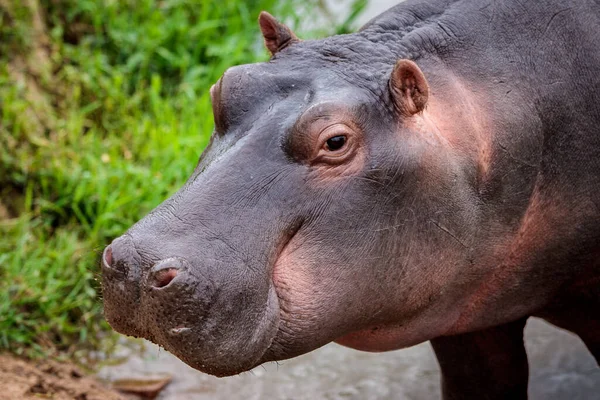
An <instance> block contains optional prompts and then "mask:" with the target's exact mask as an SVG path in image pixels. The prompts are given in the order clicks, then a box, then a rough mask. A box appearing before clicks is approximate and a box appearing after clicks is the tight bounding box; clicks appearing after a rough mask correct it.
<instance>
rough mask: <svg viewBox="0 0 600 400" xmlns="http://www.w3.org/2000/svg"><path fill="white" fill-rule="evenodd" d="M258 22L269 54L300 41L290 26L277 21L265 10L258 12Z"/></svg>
mask: <svg viewBox="0 0 600 400" xmlns="http://www.w3.org/2000/svg"><path fill="white" fill-rule="evenodd" d="M258 23H259V25H260V30H261V31H262V34H263V37H264V38H265V46H267V49H269V51H270V52H271V55H273V54H275V53H277V52H279V51H281V50H283V49H285V48H286V47H288V46H289V45H291V44H293V43H296V42H299V41H300V39H298V38H297V37H296V35H294V32H292V30H291V29H290V28H288V27H287V26H285V25H284V24H282V23H281V22H279V21H277V20H276V19H275V17H273V16H272V15H271V14H269V13H268V12H266V11H262V12H261V13H260V15H259V17H258Z"/></svg>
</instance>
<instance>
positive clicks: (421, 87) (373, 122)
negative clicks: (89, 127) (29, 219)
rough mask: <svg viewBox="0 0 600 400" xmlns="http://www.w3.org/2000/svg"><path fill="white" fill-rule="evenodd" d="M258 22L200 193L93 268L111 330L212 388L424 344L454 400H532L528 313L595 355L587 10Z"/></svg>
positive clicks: (232, 83) (599, 108)
mask: <svg viewBox="0 0 600 400" xmlns="http://www.w3.org/2000/svg"><path fill="white" fill-rule="evenodd" d="M259 26H260V30H261V32H262V35H263V37H264V42H265V45H266V47H267V49H268V50H269V51H270V53H271V57H270V59H269V61H268V62H261V63H255V64H249V65H239V66H233V67H231V68H230V69H228V70H227V71H226V72H225V73H224V74H223V75H222V77H221V78H220V79H219V80H218V81H217V82H216V83H215V84H214V86H213V87H212V88H211V89H210V93H211V97H212V105H213V116H214V132H213V134H212V137H211V140H210V143H209V144H208V146H207V148H206V149H205V150H204V152H203V153H202V155H201V157H200V160H199V162H198V164H197V166H196V168H195V170H194V172H193V174H192V175H191V177H190V178H189V179H188V180H187V182H186V183H185V184H184V185H183V187H182V188H181V189H180V190H179V191H178V192H177V193H175V194H174V195H173V196H172V197H170V198H169V199H167V200H166V201H164V202H163V203H162V204H160V205H159V206H158V207H157V208H156V209H155V210H153V211H152V212H151V213H150V214H148V215H147V216H146V217H145V218H143V219H142V220H140V221H139V222H137V223H136V224H135V225H133V226H132V227H131V228H130V229H129V230H128V231H127V232H126V233H125V234H124V235H123V236H121V237H118V238H116V239H115V240H114V241H113V242H112V243H111V244H110V245H109V246H108V247H107V248H106V249H105V251H104V253H103V256H102V275H103V283H102V286H103V297H104V313H105V316H106V319H107V320H108V322H109V323H110V325H111V326H112V327H113V328H114V329H115V330H116V331H118V332H121V333H124V334H126V335H131V336H136V337H144V338H147V339H149V340H151V341H152V342H155V343H157V344H159V345H160V346H162V347H164V348H165V349H166V350H168V351H169V352H171V353H173V354H175V355H176V356H178V357H179V358H181V359H182V360H183V361H184V362H186V363H187V364H189V365H190V366H192V367H193V368H196V369H198V370H200V371H203V372H206V373H208V374H212V375H216V376H229V375H234V374H238V373H241V372H243V371H247V370H249V369H251V368H253V367H255V366H257V365H260V364H262V363H266V362H269V361H277V360H283V359H288V358H291V357H295V356H298V355H300V354H303V353H307V352H310V351H312V350H314V349H316V348H318V347H320V346H323V345H325V344H327V343H330V342H336V343H338V344H341V345H344V346H348V347H351V348H354V349H358V350H364V351H371V352H381V351H388V350H395V349H401V348H405V347H409V346H413V345H416V344H418V343H421V342H424V341H431V344H432V347H433V350H434V352H435V354H436V356H437V358H438V362H439V365H440V368H441V372H442V376H443V378H442V393H443V397H444V399H447V400H448V399H507V398H510V399H525V398H526V397H527V381H528V363H527V355H526V351H525V347H524V344H523V329H524V326H525V324H526V321H527V319H528V318H529V317H531V316H536V317H540V318H543V319H545V320H546V321H549V322H550V323H552V324H554V325H556V326H558V327H561V328H564V329H567V330H569V331H571V332H574V333H575V334H577V335H578V336H579V337H580V338H581V339H582V340H583V342H584V343H585V344H586V345H587V347H588V348H589V350H590V352H591V353H592V354H593V356H594V357H595V358H596V360H600V47H598V43H600V1H598V0H578V1H564V0H546V1H543V2H538V1H519V0H502V1H501V0H495V1H491V0H489V1H488V0H477V1H475V0H472V1H467V0H462V1H456V0H429V1H425V0H409V1H406V2H404V3H401V4H400V5H398V6H396V7H393V8H391V9H390V10H388V11H386V12H384V13H383V14H381V15H380V16H378V17H376V18H374V19H373V20H371V21H370V22H369V23H367V24H366V25H365V26H364V27H362V28H361V29H360V30H359V31H358V32H356V33H352V34H345V35H336V36H332V37H328V38H324V39H320V40H305V41H304V40H301V39H299V38H298V37H297V36H296V35H295V34H294V33H293V32H292V31H291V30H290V29H289V28H288V27H286V26H285V25H283V24H282V23H280V22H278V21H277V20H276V19H275V18H274V17H272V16H271V15H270V14H268V13H266V12H263V13H262V14H260V17H259Z"/></svg>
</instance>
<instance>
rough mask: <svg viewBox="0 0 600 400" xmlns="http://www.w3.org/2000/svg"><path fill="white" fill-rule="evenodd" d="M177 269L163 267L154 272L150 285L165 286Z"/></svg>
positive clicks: (175, 274)
mask: <svg viewBox="0 0 600 400" xmlns="http://www.w3.org/2000/svg"><path fill="white" fill-rule="evenodd" d="M177 272H178V271H177V269H175V268H165V269H161V270H160V271H157V272H156V273H155V274H154V282H153V284H152V286H154V287H155V288H163V287H165V286H167V285H168V284H169V283H171V281H172V280H173V279H174V278H175V277H176V276H177Z"/></svg>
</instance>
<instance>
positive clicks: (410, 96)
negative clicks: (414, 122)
mask: <svg viewBox="0 0 600 400" xmlns="http://www.w3.org/2000/svg"><path fill="white" fill-rule="evenodd" d="M389 85H390V92H391V95H392V99H393V101H394V105H395V106H396V109H397V110H398V111H400V112H401V113H402V114H403V115H405V116H407V117H410V116H412V115H415V114H417V113H419V112H421V111H423V110H424V109H425V106H426V105H427V99H428V98H429V84H427V79H425V75H423V71H421V68H419V66H418V65H417V64H415V63H414V62H413V61H411V60H399V61H398V62H397V63H396V65H395V66H394V70H393V71H392V76H391V77H390V81H389Z"/></svg>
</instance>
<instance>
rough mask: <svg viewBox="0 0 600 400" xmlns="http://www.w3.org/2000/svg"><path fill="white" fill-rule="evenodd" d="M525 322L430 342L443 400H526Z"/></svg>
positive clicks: (527, 370) (525, 319)
mask: <svg viewBox="0 0 600 400" xmlns="http://www.w3.org/2000/svg"><path fill="white" fill-rule="evenodd" d="M526 321H527V318H523V319H521V320H518V321H515V322H512V323H509V324H505V325H501V326H496V327H493V328H489V329H485V330H482V331H477V332H471V333H465V334H461V335H456V336H446V337H439V338H437V339H434V340H432V341H431V344H432V345H433V349H434V351H435V354H436V356H437V359H438V363H439V364H440V367H441V370H442V394H443V395H442V397H443V398H444V400H455V399H456V400H457V399H461V400H465V399H477V400H500V399H511V400H519V399H527V380H528V375H529V368H528V364H527V353H526V352H525V346H524V344H523V329H524V328H525V322H526Z"/></svg>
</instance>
